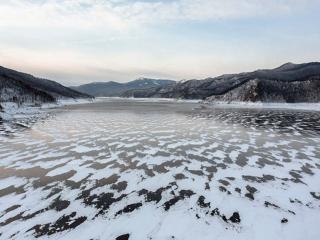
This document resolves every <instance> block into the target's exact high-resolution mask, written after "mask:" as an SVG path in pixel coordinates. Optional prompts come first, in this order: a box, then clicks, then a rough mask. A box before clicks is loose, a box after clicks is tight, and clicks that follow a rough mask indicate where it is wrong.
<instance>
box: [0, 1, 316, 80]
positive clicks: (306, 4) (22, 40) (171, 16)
mask: <svg viewBox="0 0 320 240" xmlns="http://www.w3.org/2000/svg"><path fill="white" fill-rule="evenodd" d="M319 10H320V0H78V1H75V0H0V65H2V66H5V67H8V68H13V69H16V70H19V71H23V72H28V73H31V74H33V75H36V76H39V77H45V78H49V79H52V80H56V81H58V82H61V83H63V84H65V85H78V84H83V83H87V82H92V81H94V82H96V81H120V82H126V81H130V80H133V79H136V78H138V77H151V78H167V79H175V80H181V79H193V78H196V79H201V78H206V77H214V76H217V75H220V74H224V73H236V72H243V71H251V70H255V69H257V68H273V67H277V66H278V65H281V64H283V63H285V62H295V63H302V62H310V61H320V26H319V25H320V14H319Z"/></svg>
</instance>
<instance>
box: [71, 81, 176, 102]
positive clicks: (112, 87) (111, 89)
mask: <svg viewBox="0 0 320 240" xmlns="http://www.w3.org/2000/svg"><path fill="white" fill-rule="evenodd" d="M175 83H176V82H175V81H173V80H167V79H150V78H139V79H136V80H134V81H131V82H127V83H118V82H113V81H110V82H93V83H88V84H84V85H80V86H72V87H71V88H72V89H74V90H76V91H79V92H82V93H86V94H90V95H93V96H95V97H119V96H122V94H123V93H125V92H126V91H128V90H133V89H135V90H137V89H148V88H154V87H163V86H168V85H172V84H175Z"/></svg>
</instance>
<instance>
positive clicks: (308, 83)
mask: <svg viewBox="0 0 320 240" xmlns="http://www.w3.org/2000/svg"><path fill="white" fill-rule="evenodd" d="M319 93H320V63H319V62H311V63H304V64H293V63H286V64H284V65H282V66H280V67H278V68H275V69H263V70H256V71H253V72H246V73H239V74H226V75H222V76H219V77H215V78H207V79H204V80H189V81H184V82H177V83H176V84H174V85H170V86H164V87H155V88H151V89H140V90H131V91H128V92H126V93H124V94H123V96H125V97H131V96H134V97H160V98H183V99H207V100H209V101H226V102H230V101H251V102H257V101H261V102H320V94H319Z"/></svg>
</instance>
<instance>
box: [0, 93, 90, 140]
mask: <svg viewBox="0 0 320 240" xmlns="http://www.w3.org/2000/svg"><path fill="white" fill-rule="evenodd" d="M91 102H94V100H92V99H59V100H58V101H57V102H56V103H47V104H42V105H39V106H35V105H33V104H28V103H25V104H22V105H18V104H17V103H15V102H1V103H0V104H1V106H2V111H0V120H2V121H3V123H2V124H1V126H0V135H4V134H5V135H7V134H10V133H12V132H14V131H15V128H20V127H22V128H24V127H31V126H32V125H33V124H34V123H35V122H36V121H38V120H39V119H44V118H46V117H47V116H48V112H47V111H45V110H46V109H51V108H57V107H63V106H68V105H75V104H85V103H91Z"/></svg>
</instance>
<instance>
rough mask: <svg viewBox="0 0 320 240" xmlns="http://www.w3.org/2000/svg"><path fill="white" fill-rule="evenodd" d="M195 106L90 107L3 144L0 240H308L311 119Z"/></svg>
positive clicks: (311, 227)
mask: <svg viewBox="0 0 320 240" xmlns="http://www.w3.org/2000/svg"><path fill="white" fill-rule="evenodd" d="M198 105H199V104H193V103H179V104H177V103H174V102H169V103H168V102H162V103H159V102H135V104H130V103H128V104H124V102H123V101H122V100H118V101H116V100H113V102H112V101H109V100H108V101H106V102H103V101H97V102H96V103H93V104H89V105H85V104H84V105H78V106H72V107H71V108H68V109H65V110H63V109H62V110H61V109H59V111H58V112H57V113H56V114H55V115H54V117H51V118H48V119H47V120H46V121H39V122H37V123H35V124H34V125H33V126H32V128H30V129H28V130H26V131H22V132H17V133H16V134H15V135H14V137H8V138H5V140H3V139H1V140H0V141H2V142H1V144H0V159H1V161H0V239H10V238H12V239H34V238H35V237H38V238H39V239H80V240H81V239H83V240H87V239H101V240H109V239H111V240H113V239H130V240H140V239H159V240H160V239H161V240H162V239H183V240H185V239H186V240H188V239H190V240H191V239H192V240H194V239H204V240H206V239H208V240H209V239H210V240H211V239H218V240H224V239H259V240H264V239H268V240H269V239H275V240H277V239H279V240H280V239H281V240H284V239H288V240H301V239H308V240H316V239H318V238H319V236H320V230H319V227H318V222H319V221H320V185H319V182H320V146H319V142H320V113H319V112H316V111H314V112H313V111H296V110H281V109H278V110H274V109H266V110H263V109H262V110H260V109H259V110H257V109H242V108H197V106H198ZM120 236H122V237H120Z"/></svg>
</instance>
